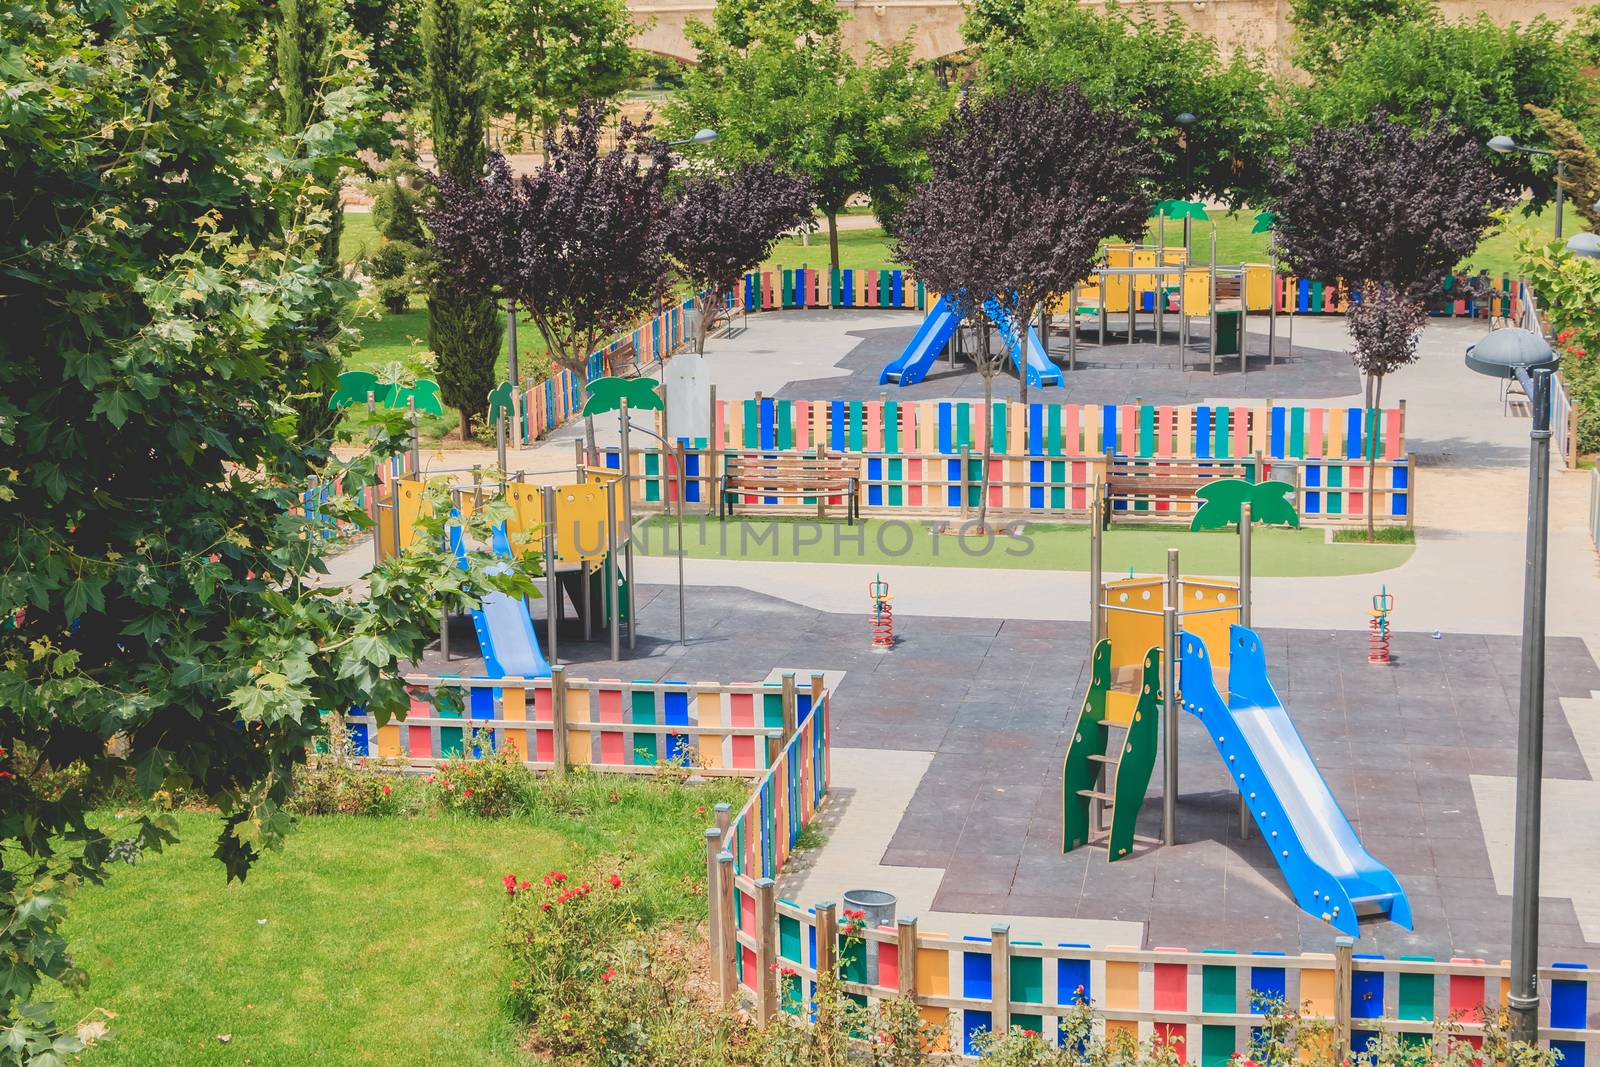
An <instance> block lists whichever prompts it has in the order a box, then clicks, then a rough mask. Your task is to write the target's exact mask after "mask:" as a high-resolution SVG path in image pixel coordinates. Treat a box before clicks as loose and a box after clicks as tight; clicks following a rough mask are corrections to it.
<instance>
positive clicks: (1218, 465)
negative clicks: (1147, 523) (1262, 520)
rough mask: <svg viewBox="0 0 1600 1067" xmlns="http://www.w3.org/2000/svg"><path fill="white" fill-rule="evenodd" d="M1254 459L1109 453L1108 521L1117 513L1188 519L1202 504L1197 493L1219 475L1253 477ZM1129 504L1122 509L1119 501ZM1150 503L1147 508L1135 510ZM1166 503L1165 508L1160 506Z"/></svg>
mask: <svg viewBox="0 0 1600 1067" xmlns="http://www.w3.org/2000/svg"><path fill="white" fill-rule="evenodd" d="M1254 465H1255V461H1254V460H1242V459H1154V458H1138V459H1135V458H1132V457H1129V456H1116V455H1107V456H1106V482H1105V493H1106V507H1105V516H1106V524H1107V525H1110V523H1111V519H1112V518H1113V517H1114V514H1121V515H1124V516H1128V517H1137V518H1140V519H1146V520H1157V521H1159V520H1161V519H1188V518H1189V517H1190V516H1192V515H1193V514H1194V511H1195V508H1197V507H1198V506H1199V504H1198V501H1196V499H1195V494H1196V493H1197V492H1199V491H1200V487H1201V486H1203V485H1205V484H1206V483H1207V482H1213V481H1216V480H1217V479H1219V478H1249V477H1251V476H1252V471H1251V468H1252V467H1253V466H1254ZM1119 504H1121V505H1126V506H1125V507H1124V508H1123V510H1122V511H1121V512H1117V511H1116V507H1117V505H1119ZM1139 504H1148V505H1149V507H1148V508H1147V509H1145V510H1138V511H1136V510H1135V507H1136V506H1137V505H1139ZM1161 505H1166V507H1165V510H1157V508H1158V507H1159V506H1161Z"/></svg>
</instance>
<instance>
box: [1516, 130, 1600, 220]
mask: <svg viewBox="0 0 1600 1067" xmlns="http://www.w3.org/2000/svg"><path fill="white" fill-rule="evenodd" d="M1528 113H1529V114H1530V115H1532V116H1533V117H1534V120H1535V121H1536V122H1538V123H1539V127H1540V129H1542V130H1543V131H1544V136H1545V142H1546V143H1547V144H1549V145H1550V148H1551V150H1552V151H1554V152H1555V153H1556V158H1557V159H1559V160H1560V161H1561V162H1562V163H1563V164H1565V167H1566V177H1565V178H1560V177H1558V178H1557V179H1556V180H1557V181H1558V182H1559V183H1560V185H1561V188H1562V191H1563V192H1565V193H1566V197H1567V202H1568V203H1569V204H1571V205H1572V207H1573V208H1574V209H1576V210H1577V212H1578V214H1579V215H1580V216H1582V217H1583V221H1584V222H1586V223H1588V224H1589V229H1590V230H1600V212H1596V211H1595V209H1594V205H1595V202H1596V201H1597V200H1600V155H1596V154H1595V150H1594V149H1593V148H1591V147H1590V145H1589V139H1588V138H1587V137H1585V136H1584V135H1583V131H1582V130H1580V129H1578V127H1577V125H1576V124H1575V123H1573V122H1572V121H1571V120H1570V119H1568V118H1567V117H1566V116H1565V115H1563V114H1561V113H1560V112H1559V111H1551V110H1549V109H1548V108H1542V107H1540V106H1539V105H1537V104H1529V105H1528Z"/></svg>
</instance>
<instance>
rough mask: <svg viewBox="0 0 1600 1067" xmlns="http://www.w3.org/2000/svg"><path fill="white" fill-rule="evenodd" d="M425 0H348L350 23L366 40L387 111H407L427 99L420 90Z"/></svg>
mask: <svg viewBox="0 0 1600 1067" xmlns="http://www.w3.org/2000/svg"><path fill="white" fill-rule="evenodd" d="M422 6H423V0H345V10H346V12H348V14H349V18H350V26H351V28H352V29H353V30H355V32H356V33H358V34H360V35H361V36H362V38H364V39H365V40H366V42H367V55H368V57H369V58H370V60H371V63H372V69H373V73H374V75H375V77H376V84H375V91H376V94H377V97H378V99H379V100H382V101H383V105H384V107H385V109H386V110H388V111H391V112H396V113H400V114H404V113H405V112H408V111H410V110H411V109H412V108H414V107H416V106H417V105H418V103H419V101H421V100H423V99H425V98H426V93H423V92H421V91H419V89H420V86H421V74H422V69H423V59H422Z"/></svg>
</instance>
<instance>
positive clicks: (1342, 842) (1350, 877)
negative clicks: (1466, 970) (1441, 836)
mask: <svg viewBox="0 0 1600 1067" xmlns="http://www.w3.org/2000/svg"><path fill="white" fill-rule="evenodd" d="M1229 640H1230V642H1231V646H1232V647H1231V648H1230V649H1229V665H1228V694H1229V698H1228V700H1227V701H1224V700H1223V699H1222V695H1221V694H1220V693H1218V692H1217V686H1216V682H1215V680H1214V676H1213V674H1212V670H1211V657H1210V656H1209V655H1208V654H1207V652H1206V646H1205V643H1204V642H1203V641H1201V640H1200V639H1199V638H1198V637H1195V636H1194V635H1193V634H1190V633H1187V632H1185V633H1184V634H1182V636H1181V638H1180V643H1181V645H1182V660H1181V663H1182V672H1183V673H1182V676H1181V681H1180V683H1179V687H1178V688H1179V690H1180V691H1181V694H1182V697H1183V707H1184V709H1185V710H1186V711H1188V712H1190V713H1191V714H1194V715H1197V716H1199V717H1200V719H1201V721H1203V722H1204V723H1205V726H1206V733H1208V734H1209V735H1210V736H1211V740H1212V742H1213V743H1214V744H1215V745H1216V746H1217V751H1218V752H1219V753H1221V755H1222V758H1223V760H1224V762H1225V763H1226V765H1227V768H1228V774H1229V777H1230V778H1231V779H1232V780H1233V784H1234V785H1235V786H1237V787H1238V789H1239V794H1240V796H1242V797H1244V798H1245V799H1246V800H1248V801H1249V804H1250V814H1251V815H1252V817H1254V819H1255V823H1256V826H1257V827H1258V828H1259V829H1260V831H1261V836H1262V839H1263V840H1265V841H1266V842H1267V844H1268V845H1269V846H1270V847H1271V848H1272V855H1273V858H1274V859H1276V860H1277V861H1278V867H1279V869H1281V870H1282V871H1283V876H1284V879H1285V880H1286V881H1287V882H1288V883H1289V891H1290V892H1291V893H1293V894H1294V898H1295V901H1296V903H1298V904H1299V905H1300V907H1301V908H1303V909H1304V910H1305V911H1307V912H1309V913H1310V914H1312V915H1315V916H1318V917H1320V918H1321V919H1322V920H1323V921H1325V922H1328V923H1331V924H1333V925H1334V926H1336V927H1338V929H1339V930H1340V931H1341V932H1343V933H1346V934H1349V935H1350V936H1351V937H1360V936H1361V931H1360V928H1359V926H1358V924H1357V920H1358V919H1360V918H1365V917H1367V916H1380V915H1381V916H1384V917H1387V918H1388V920H1389V921H1390V922H1393V923H1398V924H1399V925H1401V926H1403V927H1405V928H1406V929H1407V930H1409V929H1411V905H1410V903H1409V902H1408V901H1407V900H1406V894H1405V890H1404V889H1402V888H1401V887H1400V882H1399V880H1398V879H1396V878H1395V876H1394V874H1393V873H1392V872H1390V870H1389V869H1388V868H1387V867H1385V866H1384V865H1383V864H1382V863H1380V862H1378V860H1376V859H1374V858H1373V857H1372V855H1371V853H1369V852H1367V850H1366V849H1365V848H1363V847H1362V844H1361V841H1360V840H1359V839H1358V838H1357V837H1356V833H1355V830H1354V829H1353V828H1352V827H1351V825H1350V820H1349V819H1347V818H1345V815H1344V812H1343V811H1342V810H1340V808H1339V802H1338V801H1337V800H1335V799H1334V797H1333V793H1332V792H1331V791H1330V790H1329V789H1328V783H1327V782H1326V781H1324V780H1323V777H1322V773H1321V772H1320V771H1318V770H1317V765H1316V764H1315V763H1314V762H1312V759H1311V754H1310V753H1309V752H1307V751H1306V746H1305V743H1304V742H1303V741H1302V740H1301V739H1300V734H1299V732H1298V731H1297V730H1295V728H1294V723H1292V722H1290V720H1289V715H1288V712H1286V711H1285V710H1284V707H1283V704H1282V702H1280V701H1279V700H1278V695H1277V693H1276V692H1274V691H1273V688H1272V682H1271V681H1270V680H1268V678H1267V661H1266V654H1265V653H1264V652H1263V650H1262V647H1261V639H1260V638H1258V637H1257V636H1256V634H1255V631H1253V630H1250V629H1247V628H1246V627H1243V626H1234V627H1232V628H1231V630H1230V633H1229Z"/></svg>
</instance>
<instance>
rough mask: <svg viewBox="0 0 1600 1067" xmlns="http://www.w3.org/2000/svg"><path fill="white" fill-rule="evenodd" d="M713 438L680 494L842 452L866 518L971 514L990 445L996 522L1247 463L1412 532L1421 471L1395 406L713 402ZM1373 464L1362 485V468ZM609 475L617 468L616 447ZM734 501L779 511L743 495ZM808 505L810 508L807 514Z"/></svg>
mask: <svg viewBox="0 0 1600 1067" xmlns="http://www.w3.org/2000/svg"><path fill="white" fill-rule="evenodd" d="M712 419H713V422H712V427H711V429H712V435H711V437H710V439H709V440H706V439H700V438H697V439H694V440H686V441H685V446H686V450H685V458H684V472H683V473H684V481H685V487H684V496H685V499H686V501H687V502H688V503H689V504H702V505H705V506H707V507H708V508H712V509H714V508H715V506H716V494H717V492H718V487H719V483H718V477H719V474H720V472H721V471H722V470H723V469H724V466H725V460H726V457H727V455H728V454H730V453H737V454H741V455H751V454H757V455H764V456H765V455H771V456H783V455H788V454H798V453H806V454H810V455H816V454H819V452H820V453H826V454H828V455H842V456H847V457H851V458H854V459H856V460H858V461H859V463H860V464H861V471H860V475H859V480H860V485H861V487H862V500H861V506H862V511H863V513H864V514H868V515H871V514H874V513H877V514H880V515H883V514H907V513H919V514H921V513H929V514H947V513H949V512H951V511H952V510H955V511H961V510H964V509H970V508H975V507H977V506H978V505H979V503H980V502H981V493H982V480H983V473H984V471H983V462H982V459H981V455H980V454H981V452H982V449H983V443H984V440H985V437H986V436H987V437H988V439H989V440H990V441H991V443H992V447H993V450H994V456H993V458H992V459H991V461H990V468H989V472H988V473H989V506H990V507H991V508H995V509H999V510H1001V511H1003V512H1013V513H1019V514H1044V515H1051V516H1061V515H1065V516H1081V515H1084V514H1087V511H1088V508H1089V503H1090V498H1091V496H1092V494H1093V492H1094V490H1095V487H1096V486H1097V485H1102V484H1104V483H1105V482H1106V463H1107V456H1108V454H1109V455H1112V456H1115V457H1127V458H1136V459H1140V460H1146V461H1149V463H1148V464H1147V466H1148V467H1149V469H1150V470H1151V471H1153V472H1156V473H1159V471H1160V469H1161V467H1162V465H1163V464H1166V465H1168V466H1171V467H1180V466H1181V467H1190V468H1192V467H1195V466H1197V465H1200V466H1204V465H1206V464H1212V465H1215V466H1219V467H1220V466H1222V465H1223V464H1224V461H1227V462H1228V464H1230V465H1238V464H1246V465H1248V469H1247V476H1249V477H1255V478H1279V479H1282V480H1286V481H1290V482H1292V483H1293V484H1294V485H1295V486H1296V504H1297V506H1298V508H1299V511H1300V514H1301V516H1302V517H1303V518H1304V519H1306V520H1309V521H1313V522H1329V523H1337V522H1340V521H1353V520H1356V519H1359V518H1364V516H1365V514H1366V507H1367V494H1368V492H1369V491H1370V492H1372V493H1373V494H1374V500H1373V509H1374V513H1375V516H1376V517H1377V518H1378V519H1379V520H1380V521H1383V522H1387V523H1390V524H1396V523H1404V524H1409V523H1410V522H1411V521H1412V519H1413V509H1412V507H1411V501H1412V495H1413V492H1414V488H1413V487H1414V480H1415V470H1414V466H1413V463H1412V460H1411V458H1410V457H1409V456H1408V455H1407V454H1406V450H1405V405H1404V402H1402V403H1401V404H1400V405H1399V406H1398V407H1394V408H1385V409H1381V410H1372V411H1367V410H1364V409H1362V408H1359V407H1301V406H1288V405H1265V404H1263V405H1259V406H1247V405H1208V404H1195V405H1171V404H1122V405H1113V404H1107V405H1099V404H1047V403H1034V404H1026V405H1024V404H1020V403H1015V402H1000V403H995V404H993V405H992V406H991V407H990V408H989V410H988V411H987V412H986V411H985V409H984V405H983V404H982V403H981V402H979V401H969V400H923V401H896V400H883V401H870V400H866V401H863V400H833V401H806V400H774V399H770V398H764V397H757V398H755V399H752V400H741V401H727V400H723V401H718V402H717V403H716V404H715V405H714V407H713V410H712ZM1369 459H1370V460H1372V461H1373V462H1372V467H1373V474H1372V484H1371V486H1370V487H1369V486H1368V484H1367V481H1368V460H1369ZM674 462H675V460H674V459H673V457H672V456H670V455H667V456H665V457H664V456H663V455H662V454H661V453H660V452H659V451H653V450H646V451H642V452H635V453H634V457H633V466H634V470H633V473H634V474H635V475H637V476H638V477H637V478H636V479H635V493H636V494H637V499H638V500H639V501H640V502H641V503H644V504H646V505H648V504H651V503H656V504H659V503H663V502H667V503H671V502H673V501H675V500H676V478H677V471H676V469H675V467H674V466H673V463H674ZM606 463H607V464H608V465H609V466H611V467H612V468H616V467H617V466H618V464H619V459H618V456H617V453H616V451H615V450H612V451H611V452H610V453H609V454H608V455H607V457H606ZM740 502H741V503H752V504H757V503H768V504H771V503H777V501H775V500H763V499H761V498H759V497H751V498H748V499H746V500H742V501H740ZM810 503H812V502H811V501H804V502H802V505H807V504H810ZM1112 506H1113V508H1114V509H1115V511H1116V512H1118V513H1124V512H1125V513H1129V514H1136V513H1148V515H1149V517H1152V518H1163V517H1170V518H1178V517H1181V516H1183V515H1187V514H1190V513H1191V509H1192V507H1193V505H1192V503H1191V502H1189V501H1151V500H1144V499H1128V500H1119V499H1114V500H1113V502H1112Z"/></svg>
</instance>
